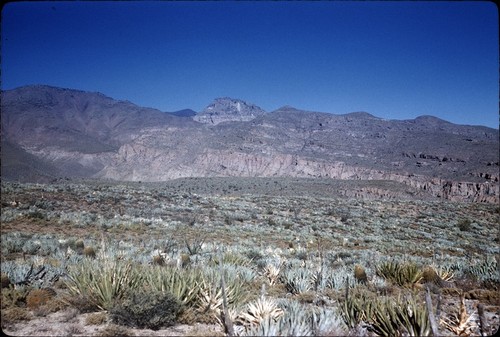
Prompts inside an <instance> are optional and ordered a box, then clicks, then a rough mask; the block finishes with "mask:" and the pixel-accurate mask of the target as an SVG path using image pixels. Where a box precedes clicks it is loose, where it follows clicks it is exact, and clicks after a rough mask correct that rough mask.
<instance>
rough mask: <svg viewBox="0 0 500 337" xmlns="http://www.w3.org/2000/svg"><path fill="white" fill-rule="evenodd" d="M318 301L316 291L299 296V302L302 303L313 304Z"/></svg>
mask: <svg viewBox="0 0 500 337" xmlns="http://www.w3.org/2000/svg"><path fill="white" fill-rule="evenodd" d="M315 299H316V293H315V292H314V291H306V292H303V293H300V294H297V300H298V301H299V302H301V303H313V302H314V300H315Z"/></svg>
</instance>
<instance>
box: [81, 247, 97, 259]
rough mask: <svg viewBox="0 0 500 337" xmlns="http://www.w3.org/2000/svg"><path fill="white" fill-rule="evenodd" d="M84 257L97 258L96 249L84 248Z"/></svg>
mask: <svg viewBox="0 0 500 337" xmlns="http://www.w3.org/2000/svg"><path fill="white" fill-rule="evenodd" d="M83 255H84V256H86V257H90V258H92V259H93V258H95V256H96V252H95V249H94V247H90V246H88V247H85V248H83Z"/></svg>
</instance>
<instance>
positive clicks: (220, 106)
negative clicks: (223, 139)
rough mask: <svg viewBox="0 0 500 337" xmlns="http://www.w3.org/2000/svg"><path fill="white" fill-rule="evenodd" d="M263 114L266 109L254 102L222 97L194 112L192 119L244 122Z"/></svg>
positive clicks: (214, 122)
mask: <svg viewBox="0 0 500 337" xmlns="http://www.w3.org/2000/svg"><path fill="white" fill-rule="evenodd" d="M265 114H266V111H264V110H262V109H261V108H259V107H258V106H256V105H255V104H251V103H247V102H245V101H242V100H240V99H233V98H229V97H222V98H217V99H215V100H214V101H213V102H212V103H211V104H209V105H208V106H207V107H206V108H205V109H203V110H202V111H201V112H199V113H198V114H196V116H194V117H193V119H194V120H195V121H197V122H200V123H207V124H214V125H215V124H219V123H222V122H232V121H238V122H246V121H250V120H252V119H254V118H255V117H258V116H262V115H265Z"/></svg>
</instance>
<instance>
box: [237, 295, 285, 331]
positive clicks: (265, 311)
mask: <svg viewBox="0 0 500 337" xmlns="http://www.w3.org/2000/svg"><path fill="white" fill-rule="evenodd" d="M281 316H283V309H281V308H279V307H278V304H277V302H276V300H274V299H272V298H266V297H264V296H261V297H259V298H258V299H257V300H256V301H254V302H251V303H248V304H247V306H246V309H245V310H244V311H242V312H241V313H240V314H239V315H238V317H237V320H238V321H239V322H240V323H242V324H243V325H249V324H260V323H261V322H262V321H264V320H267V319H273V320H275V321H276V320H278V319H279V318H280V317H281Z"/></svg>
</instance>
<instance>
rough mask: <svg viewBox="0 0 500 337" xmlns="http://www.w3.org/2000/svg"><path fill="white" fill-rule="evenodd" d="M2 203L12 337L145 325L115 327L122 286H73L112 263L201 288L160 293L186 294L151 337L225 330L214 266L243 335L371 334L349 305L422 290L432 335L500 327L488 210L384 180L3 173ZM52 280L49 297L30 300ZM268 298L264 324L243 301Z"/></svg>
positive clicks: (494, 212) (497, 248)
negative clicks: (51, 180)
mask: <svg viewBox="0 0 500 337" xmlns="http://www.w3.org/2000/svg"><path fill="white" fill-rule="evenodd" d="M349 191H360V192H359V193H358V194H357V195H356V196H357V198H354V197H352V194H351V193H349ZM380 191H382V192H380ZM1 205H2V214H1V235H2V242H1V248H2V251H1V263H2V264H1V271H2V330H3V331H4V332H7V333H9V334H14V335H18V334H24V335H34V334H39V335H41V336H42V335H47V334H49V335H60V334H65V335H75V336H77V335H89V334H91V335H112V334H113V335H114V334H116V333H117V331H118V332H119V333H120V334H124V335H150V334H151V333H153V332H152V331H151V330H140V329H137V328H133V327H131V326H127V325H126V324H118V323H117V322H116V318H114V316H113V314H112V313H113V312H115V310H116V307H117V306H118V305H119V301H120V300H123V298H125V297H126V296H129V291H127V289H125V290H124V289H118V290H116V292H115V293H110V294H105V295H99V296H100V297H99V296H97V295H95V293H92V289H90V290H87V292H86V290H84V289H83V288H84V287H83V285H86V287H87V288H89V284H84V282H87V281H88V280H87V279H85V278H84V277H83V276H82V275H84V274H85V273H90V274H91V271H92V270H94V271H96V270H101V271H103V274H105V272H104V270H105V269H106V268H108V267H109V268H121V267H120V266H121V264H124V265H126V266H128V267H127V268H130V270H132V271H130V270H129V269H127V270H129V271H128V272H131V273H132V272H135V271H136V270H137V271H138V273H137V275H139V274H141V275H142V276H137V277H138V280H139V279H140V282H142V283H141V284H143V285H144V287H145V288H147V289H149V290H151V289H152V288H154V287H155V286H156V283H154V282H156V281H154V280H152V279H148V278H147V277H144V275H146V274H150V275H156V273H159V274H158V275H164V274H161V273H167V274H165V275H170V276H171V275H174V276H175V275H178V276H179V277H180V279H182V282H181V281H179V282H181V283H180V284H181V285H182V286H184V287H185V288H190V289H196V291H194V290H193V291H192V292H191V293H190V295H189V296H188V292H184V293H181V292H180V290H179V291H177V290H175V289H173V288H172V289H170V290H169V291H170V292H172V293H174V295H176V296H177V299H178V300H179V301H180V302H182V304H183V305H182V307H181V309H180V311H179V313H178V315H177V316H176V321H175V323H174V326H172V327H170V328H169V327H162V328H161V329H160V330H156V331H155V332H154V334H155V335H158V336H159V335H179V334H180V335H206V334H210V335H214V334H215V335H217V334H218V335H224V324H223V322H222V321H221V318H220V317H221V313H222V312H224V310H223V309H224V306H223V304H222V298H221V294H220V293H221V288H220V283H219V281H220V275H225V276H224V277H225V278H226V280H225V282H226V284H227V289H226V290H227V293H228V294H227V297H228V301H229V304H228V306H229V309H230V316H231V318H232V320H233V322H234V327H235V331H236V333H237V334H240V335H256V334H257V335H263V334H267V335H269V334H271V335H272V334H273V333H272V332H274V334H298V335H321V334H323V335H347V334H351V335H357V334H360V333H361V334H366V335H375V334H380V333H381V332H380V330H377V327H379V326H380V324H382V323H381V322H379V321H377V320H376V319H375V318H373V317H375V316H373V317H371V316H370V315H371V314H373V312H371V313H367V312H364V311H362V310H361V309H359V308H358V309H355V308H356V303H365V304H366V302H362V301H363V299H364V300H367V301H372V302H373V303H377V305H380V308H379V310H381V312H384V310H388V309H387V308H386V307H384V305H383V303H382V304H381V302H380V300H378V299H381V298H386V299H391V300H394V301H396V300H395V299H398V301H399V300H401V301H403V302H401V303H407V302H404V301H406V300H408V299H410V298H411V300H414V301H415V306H416V307H415V308H417V309H419V310H420V309H421V308H424V307H425V301H424V298H425V293H426V289H429V290H430V293H431V298H432V303H433V306H434V308H435V309H437V310H435V311H436V312H435V314H437V316H438V323H439V331H440V333H441V334H445V335H458V334H465V335H479V334H480V333H481V329H482V331H483V332H484V333H486V334H488V333H492V332H494V331H497V330H498V327H499V325H500V319H499V316H500V296H499V295H498V293H499V290H500V276H499V275H498V265H499V261H498V260H499V254H500V233H499V229H498V223H499V220H500V219H499V217H500V208H499V207H498V206H497V205H491V204H477V203H454V202H445V201H441V200H437V199H427V200H418V196H416V195H414V194H412V192H411V191H408V190H407V189H405V188H404V187H402V186H400V185H397V186H396V185H393V184H392V183H388V182H376V181H375V182H339V181H328V180H320V179H288V180H287V178H276V179H274V178H245V179H238V178H199V179H198V178H193V179H181V180H176V181H171V182H166V183H158V184H154V183H147V184H146V183H117V182H97V181H81V182H60V183H55V184H20V183H13V182H2V193H1ZM93 268H97V269H93ZM99 268H100V269H99ZM391 268H392V269H391ZM398 268H399V269H398ZM125 269H126V268H125ZM119 270H122V269H119ZM403 270H404V271H403ZM430 270H432V271H433V273H434V274H437V275H438V277H437V278H433V277H434V276H432V277H429V271H430ZM37 272H38V274H37ZM407 272H408V273H410V272H411V273H413V274H411V275H407V274H405V273H407ZM399 273H401V274H399ZM434 274H432V275H434ZM134 275H135V274H134ZM129 276H130V275H128V274H127V277H129ZM174 276H172V277H173V278H174ZM173 278H172V279H173ZM191 279H196V281H193V283H192V284H189V282H191V281H189V280H191ZM127 280H128V278H127ZM102 282H103V283H105V282H107V281H106V280H102ZM138 282H139V281H138ZM148 282H150V283H148ZM172 282H173V281H172ZM14 285H15V286H14ZM93 285H95V286H96V287H99V285H98V284H95V283H94V284H93ZM171 285H172V284H170V285H166V284H164V285H163V286H161V287H163V288H161V287H160V288H161V289H163V290H160V291H166V290H165V289H167V290H168V287H169V286H171ZM140 287H142V285H141V286H140ZM48 288H50V289H51V290H50V291H49V293H50V296H46V295H43V296H41V297H40V298H36V300H33V298H34V296H35V295H34V294H36V292H35V290H37V289H48ZM99 289H100V288H99ZM134 289H135V288H134ZM137 289H139V288H137ZM141 289H142V288H141ZM176 289H177V288H176ZM347 289H348V291H347ZM176 291H177V292H176ZM195 293H196V294H195ZM346 295H347V297H346ZM264 299H267V300H270V302H273V301H274V302H273V303H272V304H269V306H271V308H272V310H271V312H272V313H273V314H268V315H271V316H272V315H275V316H272V317H274V319H273V320H271V321H270V322H269V323H268V324H269V326H265V324H264V323H262V322H263V321H265V318H263V316H265V315H263V314H261V316H258V315H257V314H256V313H255V311H253V310H254V309H255V308H252V307H251V304H252V303H253V304H255V303H258V301H259V300H260V301H261V302H260V303H261V304H262V301H264ZM356 301H358V302H356ZM359 301H361V302H359ZM87 302H89V303H87ZM266 303H267V302H266ZM398 303H399V302H398ZM460 303H463V304H464V306H463V307H461V305H460ZM351 305H352V307H350V308H351V309H352V308H354V309H352V310H351V311H349V310H347V309H346V308H347V307H349V306H351ZM437 307H439V308H437ZM479 308H484V311H485V314H484V319H485V320H486V321H485V322H483V323H484V324H483V326H481V324H480V315H479ZM417 309H416V310H417ZM356 310H357V311H356ZM298 312H303V313H304V314H299V313H298ZM422 312H423V313H422V314H424V313H425V310H424V311H422ZM353 313H354V314H353ZM356 315H358V316H356ZM363 315H365V316H363ZM89 316H90V317H91V318H88V317H89ZM257 316H258V317H257ZM285 318H286V319H285ZM41 321H43V322H44V325H43V326H45V328H44V329H45V330H43V329H41V328H39V327H40V326H41V325H40V324H39V323H40V322H41ZM285 321H289V322H293V325H294V326H295V327H296V328H295V329H298V328H297V327H302V328H301V329H302V330H291V329H292V327H291V326H287V325H286V323H285ZM310 321H311V322H312V321H314V322H315V323H314V324H310V323H309V322H310ZM63 323H64V324H63ZM96 323H97V324H96ZM61 324H63V325H61ZM422 324H423V325H424V326H423V327H422V326H420V327H419V328H421V329H423V330H422V331H424V332H426V333H428V332H429V329H430V328H429V327H428V325H426V324H427V323H421V325H422ZM396 325H397V324H396ZM37 327H38V328H37ZM393 328H394V327H393ZM37 329H38V330H37ZM266 329H267V330H266ZM273 329H274V330H273ZM394 329H397V328H394ZM398 331H399V332H403V331H407V330H398Z"/></svg>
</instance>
